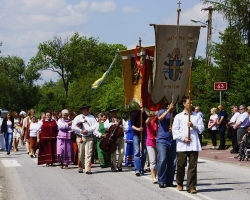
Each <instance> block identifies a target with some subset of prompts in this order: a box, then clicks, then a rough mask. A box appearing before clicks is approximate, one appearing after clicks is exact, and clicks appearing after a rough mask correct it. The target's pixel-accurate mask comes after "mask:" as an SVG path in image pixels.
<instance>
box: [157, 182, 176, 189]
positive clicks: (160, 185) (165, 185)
mask: <svg viewBox="0 0 250 200" xmlns="http://www.w3.org/2000/svg"><path fill="white" fill-rule="evenodd" d="M159 187H160V188H166V187H177V185H174V184H173V183H172V184H161V183H159Z"/></svg>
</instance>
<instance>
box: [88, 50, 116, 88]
mask: <svg viewBox="0 0 250 200" xmlns="http://www.w3.org/2000/svg"><path fill="white" fill-rule="evenodd" d="M118 54H119V51H118V52H117V53H116V54H115V58H114V60H113V61H112V63H111V65H110V66H109V68H108V70H107V71H106V72H105V73H104V74H103V75H102V77H101V78H99V79H98V80H96V81H95V82H94V83H93V84H92V85H91V88H92V89H94V90H95V89H97V88H98V87H99V86H100V85H101V84H102V82H103V81H104V79H105V78H106V77H107V76H108V73H109V72H110V70H111V68H112V66H113V64H114V62H115V60H116V58H117V55H118Z"/></svg>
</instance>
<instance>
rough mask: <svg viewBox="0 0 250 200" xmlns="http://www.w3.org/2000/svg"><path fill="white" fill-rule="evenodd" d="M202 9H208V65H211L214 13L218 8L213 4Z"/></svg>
mask: <svg viewBox="0 0 250 200" xmlns="http://www.w3.org/2000/svg"><path fill="white" fill-rule="evenodd" d="M201 10H205V11H208V20H207V21H206V22H207V46H206V63H207V65H211V55H210V53H209V49H210V48H211V45H212V22H213V20H212V15H213V11H214V10H216V9H215V8H212V6H209V7H207V8H202V9H201Z"/></svg>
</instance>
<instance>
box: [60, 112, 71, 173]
mask: <svg viewBox="0 0 250 200" xmlns="http://www.w3.org/2000/svg"><path fill="white" fill-rule="evenodd" d="M68 115H69V111H68V110H67V109H64V110H62V114H61V116H62V118H59V119H58V122H57V126H58V135H57V155H58V162H59V163H60V164H61V169H63V168H64V167H65V169H68V166H69V165H70V164H71V163H72V162H73V161H74V150H73V144H72V140H71V134H73V133H72V132H73V131H72V128H71V126H72V120H71V119H69V118H68Z"/></svg>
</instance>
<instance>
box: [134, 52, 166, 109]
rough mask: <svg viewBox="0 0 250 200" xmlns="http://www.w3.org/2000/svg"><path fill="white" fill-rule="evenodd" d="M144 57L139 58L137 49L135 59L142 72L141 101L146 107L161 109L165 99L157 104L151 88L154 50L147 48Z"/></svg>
mask: <svg viewBox="0 0 250 200" xmlns="http://www.w3.org/2000/svg"><path fill="white" fill-rule="evenodd" d="M144 51H145V53H144V54H145V55H144V56H143V58H144V59H140V60H139V59H138V56H137V55H138V48H136V49H135V60H136V64H137V67H138V68H139V69H140V71H141V73H142V82H141V101H142V106H143V107H144V108H148V109H149V110H152V111H155V110H159V109H160V108H161V106H162V104H163V99H162V101H160V102H159V103H157V104H154V103H153V101H152V100H151V94H150V93H151V90H152V85H153V71H152V70H153V64H154V50H153V49H148V48H145V49H144ZM141 58H142V56H141Z"/></svg>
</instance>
